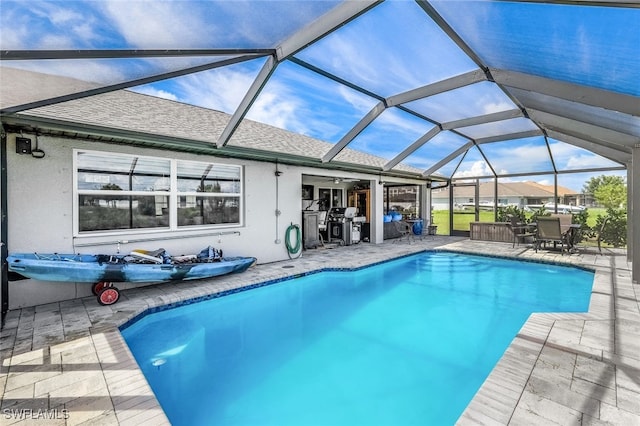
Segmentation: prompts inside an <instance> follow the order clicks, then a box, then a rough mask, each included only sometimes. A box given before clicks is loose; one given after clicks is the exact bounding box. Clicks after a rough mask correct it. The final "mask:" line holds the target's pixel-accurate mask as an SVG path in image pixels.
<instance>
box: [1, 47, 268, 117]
mask: <svg viewBox="0 0 640 426" xmlns="http://www.w3.org/2000/svg"><path fill="white" fill-rule="evenodd" d="M263 56H264V55H248V56H239V57H236V58H230V59H225V60H222V61H217V62H213V63H209V64H203V65H198V66H195V67H189V68H185V69H182V70H177V71H171V72H166V73H162V74H156V75H153V76H149V77H144V78H138V79H135V80H129V81H125V82H123V83H118V84H111V85H108V86H101V87H96V88H95V89H89V90H83V91H80V92H76V93H70V94H67V95H62V96H56V97H53V98H47V99H41V100H39V101H35V102H29V103H26V104H21V105H14V106H11V107H7V108H3V109H2V110H0V113H2V114H5V113H6V114H10V113H16V112H20V111H25V110H28V109H32V108H38V107H42V106H47V105H53V104H58V103H60V102H67V101H72V100H74V99H82V98H86V97H89V96H95V95H100V94H103V93H109V92H114V91H116V90H122V89H128V88H129V87H135V86H139V85H142V84H149V83H154V82H156V81H162V80H167V79H170V78H175V77H181V76H183V75H188V74H193V73H196V72H201V71H208V70H212V69H216V68H220V67H225V66H227V65H232V64H237V63H240V62H245V61H250V60H253V59H256V58H260V57H263Z"/></svg>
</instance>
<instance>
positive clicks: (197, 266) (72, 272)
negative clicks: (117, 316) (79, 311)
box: [7, 252, 256, 305]
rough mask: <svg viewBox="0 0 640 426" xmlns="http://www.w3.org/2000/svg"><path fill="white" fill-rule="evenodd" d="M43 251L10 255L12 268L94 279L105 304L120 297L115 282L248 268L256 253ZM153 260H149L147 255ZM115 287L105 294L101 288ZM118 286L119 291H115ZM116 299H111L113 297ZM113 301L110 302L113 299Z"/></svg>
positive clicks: (49, 277) (47, 276) (41, 275)
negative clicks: (166, 255) (205, 256)
mask: <svg viewBox="0 0 640 426" xmlns="http://www.w3.org/2000/svg"><path fill="white" fill-rule="evenodd" d="M133 254H135V252H132V253H131V254H129V255H103V254H58V253H50V254H41V253H15V254H11V255H9V256H8V257H7V263H8V266H9V271H10V272H13V273H16V274H19V275H22V276H24V277H28V278H33V279H37V280H43V281H63V282H84V283H93V284H94V287H93V292H94V294H96V295H97V296H98V301H99V302H100V303H101V304H103V305H110V304H113V303H115V301H117V299H118V298H119V293H117V289H115V287H113V284H112V283H114V282H157V281H174V280H194V279H202V278H210V277H216V276H220V275H226V274H231V273H235V272H243V271H246V270H247V269H248V268H249V267H251V266H252V265H253V264H254V263H255V262H256V258H255V257H219V258H217V259H215V260H201V259H198V258H197V257H196V256H192V257H189V258H188V259H186V260H185V261H179V262H178V261H176V262H174V261H172V260H171V259H162V257H158V260H157V261H154V260H153V258H152V256H149V255H145V254H140V255H139V256H132V255H133ZM145 258H146V259H151V260H146V259H145ZM108 289H112V291H111V292H110V293H108V294H106V295H105V296H104V297H102V300H101V297H100V295H101V292H103V291H105V290H108ZM113 289H114V290H115V292H114V291H113ZM113 298H115V299H116V300H115V301H113V302H110V300H111V299H113ZM109 302H110V303H109Z"/></svg>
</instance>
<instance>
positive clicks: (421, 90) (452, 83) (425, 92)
mask: <svg viewBox="0 0 640 426" xmlns="http://www.w3.org/2000/svg"><path fill="white" fill-rule="evenodd" d="M486 80H487V77H486V76H485V74H484V72H482V71H481V70H475V71H470V72H467V73H464V74H460V75H457V76H455V77H451V78H447V79H445V80H440V81H437V82H435V83H431V84H427V85H426V86H422V87H418V88H417V89H413V90H408V91H406V92H404V93H399V94H397V95H393V96H389V97H388V98H386V99H385V101H386V104H387V106H390V107H391V106H395V105H401V104H405V103H407V102H412V101H415V100H418V99H422V98H427V97H429V96H433V95H437V94H439V93H444V92H448V91H450V90H454V89H459V88H461V87H464V86H468V85H470V84H474V83H478V82H481V81H486Z"/></svg>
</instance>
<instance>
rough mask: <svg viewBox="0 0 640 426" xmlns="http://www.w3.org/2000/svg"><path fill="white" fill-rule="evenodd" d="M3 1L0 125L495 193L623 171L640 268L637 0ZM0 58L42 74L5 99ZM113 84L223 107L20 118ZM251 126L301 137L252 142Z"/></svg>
mask: <svg viewBox="0 0 640 426" xmlns="http://www.w3.org/2000/svg"><path fill="white" fill-rule="evenodd" d="M0 15H1V28H2V30H1V31H2V38H1V41H0V43H1V46H0V47H1V52H0V59H1V60H2V64H1V65H2V68H0V72H1V73H2V74H0V78H2V80H3V81H2V87H3V93H2V95H3V96H2V97H1V99H0V102H1V105H0V107H1V114H2V124H3V133H4V131H9V130H12V131H29V130H32V131H33V130H34V129H40V130H39V131H42V132H44V131H45V130H44V129H45V128H47V129H49V131H51V132H58V133H59V134H63V133H65V132H66V134H71V133H74V134H78V133H81V134H83V135H85V136H86V137H89V136H90V137H91V138H94V139H95V140H101V141H103V142H108V143H117V144H131V145H140V146H150V147H161V148H163V149H172V150H176V151H188V152H201V153H209V154H213V155H222V156H227V157H234V156H237V157H243V158H256V159H260V160H265V159H266V160H273V161H278V162H280V163H283V164H296V165H308V166H312V167H316V168H322V169H327V170H331V169H334V170H341V171H353V172H358V171H360V172H366V173H374V174H376V175H378V176H380V179H381V180H382V179H386V178H389V177H391V178H392V177H398V178H412V179H419V180H422V181H424V182H429V185H430V186H433V187H443V186H448V185H453V188H454V190H455V188H456V186H455V185H458V186H460V185H461V184H464V185H467V184H471V185H476V186H478V185H480V184H482V183H486V182H491V184H492V185H494V187H495V188H496V190H495V193H494V197H493V199H494V202H495V203H497V202H498V201H497V200H498V199H499V198H500V194H499V191H498V189H497V188H498V185H499V184H500V183H504V182H516V181H526V180H529V181H537V182H545V183H546V184H548V185H551V186H553V187H555V188H556V193H557V187H558V186H561V187H567V188H572V189H574V190H576V192H580V191H581V188H582V185H583V183H584V182H585V181H586V180H588V179H589V178H590V177H592V176H597V175H600V174H603V173H606V174H614V175H619V176H621V177H622V178H623V179H624V180H625V182H626V186H627V191H628V194H627V195H628V196H627V199H628V200H629V201H628V206H627V212H628V225H629V226H628V229H629V231H628V236H629V237H628V238H627V244H628V251H629V258H630V259H632V260H633V265H634V268H633V269H634V274H633V277H634V280H638V279H639V277H640V272H639V267H638V265H639V264H640V259H639V257H640V256H639V254H638V253H637V250H635V254H633V253H634V246H636V247H637V246H638V244H640V243H639V240H640V229H638V228H639V227H638V226H636V227H634V226H633V224H634V220H633V218H634V212H638V211H640V197H639V196H637V195H636V196H633V192H634V188H637V187H638V186H639V185H640V166H638V163H640V30H639V27H638V25H639V24H638V23H639V22H640V8H639V5H638V3H637V2H633V1H607V0H605V1H579V0H578V1H568V0H567V1H489V0H487V1H464V0H460V1H421V0H418V1H409V0H406V1H392V0H390V1H330V0H323V1H206V0H201V1H158V0H154V1H127V2H124V1H100V2H95V1H65V2H60V1H38V2H24V1H11V0H6V1H5V0H3V2H2V8H1V10H0ZM9 68H11V69H21V70H26V71H33V72H38V73H44V74H46V75H47V78H41V79H39V80H37V81H35V82H34V81H31V80H30V83H29V84H30V85H31V86H30V87H29V88H30V90H29V91H28V93H29V97H27V98H25V97H22V98H14V97H11V96H7V95H6V92H5V86H6V85H7V84H12V85H20V84H21V81H20V80H18V81H11V82H10V83H9V82H8V81H7V78H8V77H7V76H9V73H8V69H9ZM58 77H67V78H69V77H70V78H73V79H74V81H75V84H71V85H68V84H67V85H59V84H55V81H56V78H58ZM34 85H35V86H34ZM122 89H127V90H129V91H133V92H138V93H141V94H145V95H149V96H155V97H161V98H165V99H169V100H173V101H176V102H180V103H184V104H189V105H193V106H196V107H201V108H206V109H211V110H216V111H221V112H224V113H226V114H227V119H226V122H225V123H224V125H222V126H220V125H218V123H215V124H214V123H208V122H206V121H205V122H203V121H196V120H195V119H194V122H193V128H194V129H195V130H197V131H192V132H185V133H184V134H182V136H172V137H167V135H163V134H153V132H152V131H145V132H140V133H138V134H134V133H131V132H129V133H127V134H125V133H124V132H119V131H118V130H117V129H115V130H114V129H111V131H110V132H106V131H104V129H99V128H97V127H96V126H91V125H89V124H86V123H85V122H84V121H83V120H84V117H77V126H76V127H75V128H73V129H70V128H69V127H68V126H66V125H62V124H61V123H57V122H55V120H53V119H51V118H47V117H45V116H44V115H31V112H32V111H37V110H38V109H42V108H46V107H48V106H51V105H57V104H64V103H66V102H70V101H74V100H78V99H90V98H91V97H92V96H97V95H104V94H107V93H110V92H114V91H117V90H122ZM124 115H126V116H127V117H126V118H125V117H124ZM124 115H123V120H132V119H135V117H136V111H129V112H126V114H124ZM171 119H172V117H166V118H165V120H167V121H171ZM253 122H260V123H265V124H268V125H270V126H273V127H276V128H281V129H285V130H287V131H290V132H293V133H295V134H296V135H298V136H297V137H296V138H291V140H288V141H286V142H285V143H277V144H276V143H273V140H272V139H270V136H269V135H267V134H265V135H263V137H262V138H259V139H258V140H256V139H253V140H251V141H248V140H247V134H248V133H247V129H248V128H250V127H251V126H252V124H251V123H253ZM65 126H66V127H65ZM71 130H73V131H71ZM192 130H193V129H192ZM87 135H88V136H87ZM310 139H313V140H316V141H321V142H323V144H322V145H314V146H316V147H317V146H321V147H323V148H321V149H320V148H318V149H309V145H308V144H307V143H306V141H308V140H310ZM636 192H637V191H636ZM475 201H476V203H477V198H476V199H475ZM635 222H636V223H637V220H636V221H635Z"/></svg>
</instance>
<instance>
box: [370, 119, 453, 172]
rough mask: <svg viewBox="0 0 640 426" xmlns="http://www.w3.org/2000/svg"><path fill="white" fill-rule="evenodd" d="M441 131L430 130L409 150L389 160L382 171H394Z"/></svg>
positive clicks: (406, 149) (437, 129)
mask: <svg viewBox="0 0 640 426" xmlns="http://www.w3.org/2000/svg"><path fill="white" fill-rule="evenodd" d="M441 131H442V130H440V128H439V127H438V126H435V127H433V128H432V129H431V130H429V131H428V132H427V133H425V134H424V135H423V136H422V137H420V138H419V139H418V140H416V141H415V142H414V143H412V144H411V145H409V146H408V147H407V148H405V149H404V151H402V152H401V153H400V154H398V155H396V156H395V157H394V158H392V159H391V160H389V162H387V164H385V165H384V166H383V167H382V170H383V171H385V172H386V171H389V170H391V169H393V168H394V167H395V166H396V165H397V164H398V163H399V162H401V161H402V160H404V159H405V158H407V157H408V156H409V155H411V154H412V153H413V152H414V151H415V150H416V149H418V148H420V147H421V146H422V145H424V144H425V143H427V142H428V141H429V140H431V139H432V138H434V137H435V136H436V135H437V134H438V133H440V132H441Z"/></svg>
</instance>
